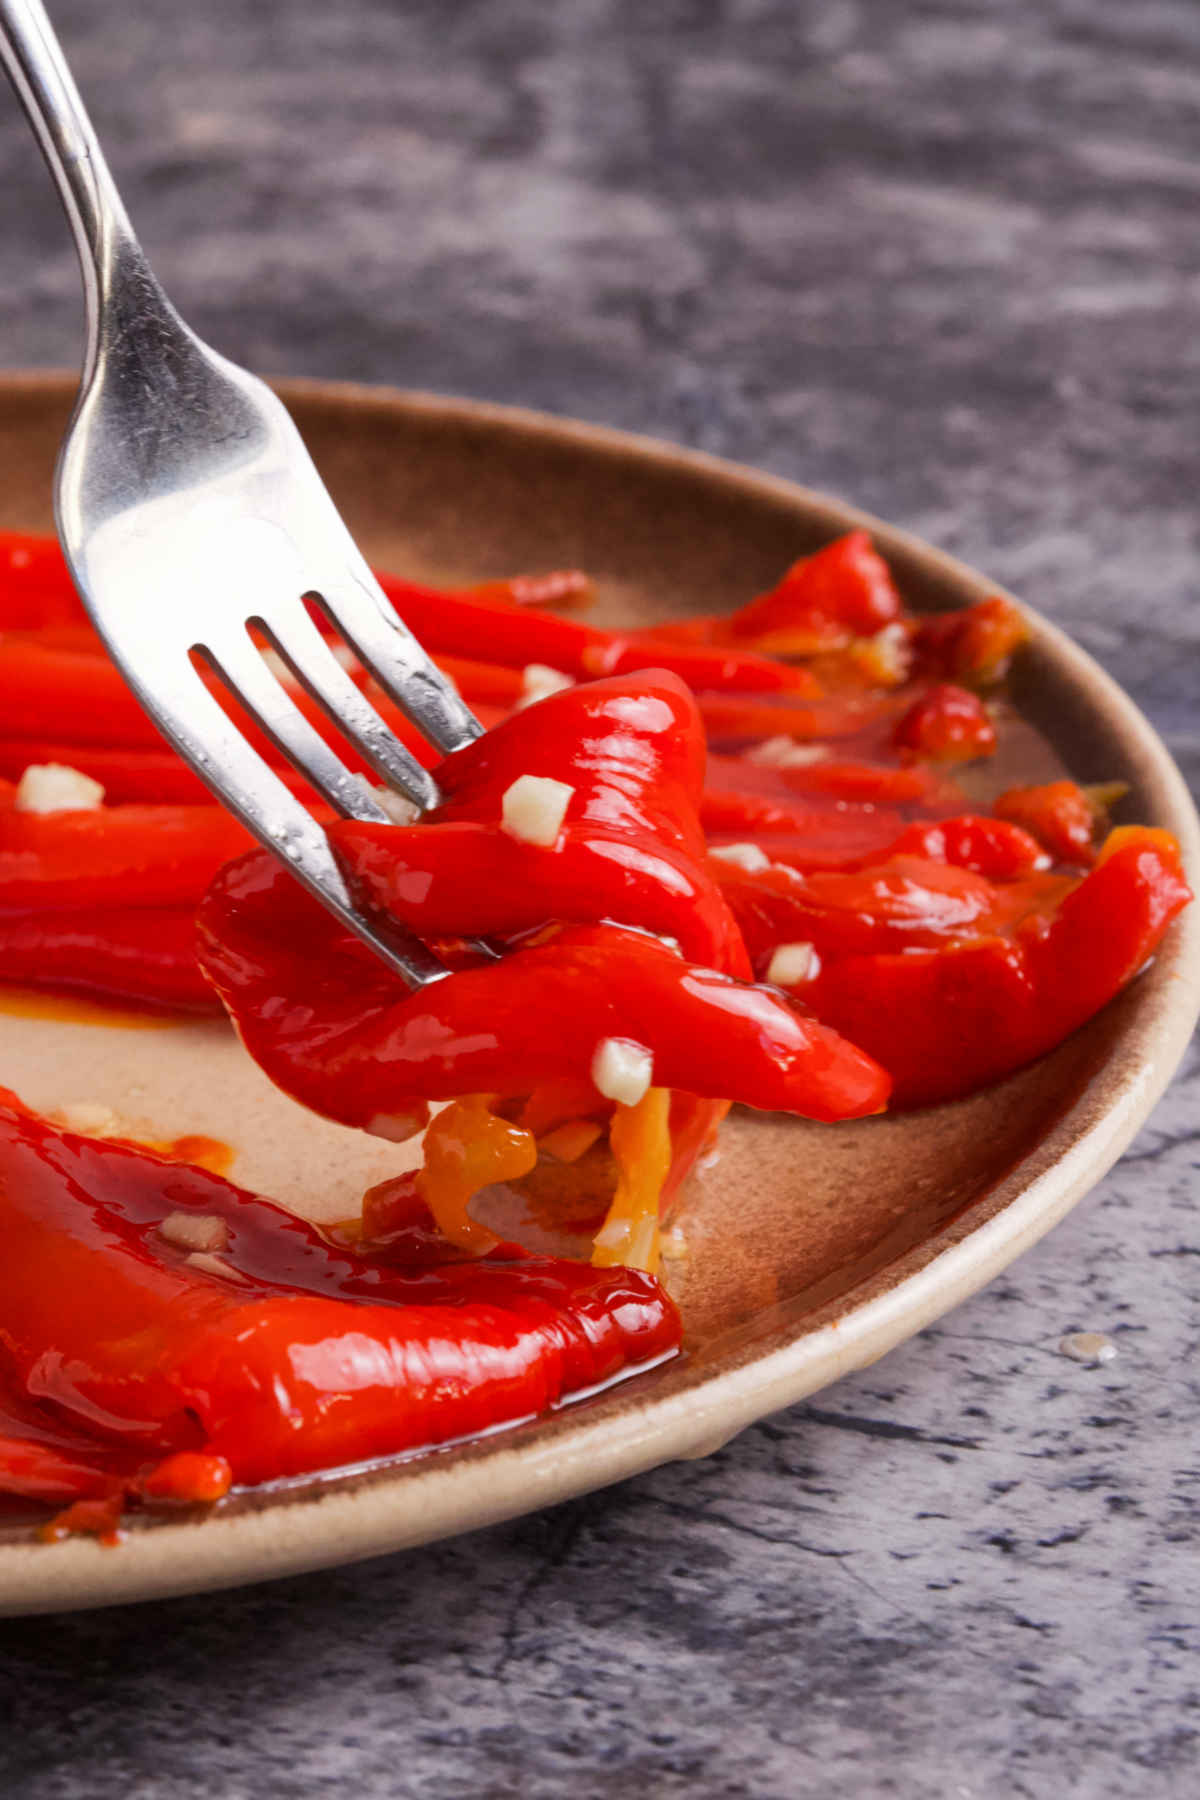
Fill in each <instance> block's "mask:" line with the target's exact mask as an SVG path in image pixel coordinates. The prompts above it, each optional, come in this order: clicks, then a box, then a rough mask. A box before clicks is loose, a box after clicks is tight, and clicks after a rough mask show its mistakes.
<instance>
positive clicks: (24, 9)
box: [0, 0, 169, 385]
mask: <svg viewBox="0 0 1200 1800" xmlns="http://www.w3.org/2000/svg"><path fill="white" fill-rule="evenodd" d="M0 61H2V62H3V64H4V68H5V70H6V72H7V74H8V77H9V80H10V81H11V82H12V85H13V87H14V88H15V89H16V93H17V98H18V100H19V101H20V102H21V105H22V107H23V108H24V110H25V112H26V114H27V116H28V118H29V122H30V124H31V125H32V126H33V130H34V133H35V135H36V137H37V140H38V143H39V144H40V145H41V148H42V154H43V155H44V156H45V158H46V161H47V163H48V164H49V167H50V173H51V174H52V175H53V177H54V181H55V185H56V186H57V188H58V192H59V196H60V198H61V200H62V203H63V207H64V209H65V211H66V214H67V218H68V219H69V220H70V224H71V230H72V232H73V234H74V238H75V247H76V249H77V250H78V252H79V262H80V267H81V269H82V272H83V288H84V298H85V302H86V306H87V325H88V334H87V335H88V342H87V354H86V358H85V367H84V379H85V385H86V381H87V378H88V376H89V375H90V373H91V370H92V367H93V365H94V363H95V359H96V355H97V352H98V348H99V342H100V334H101V330H102V323H103V319H104V316H105V313H106V310H107V309H108V307H109V305H110V302H111V300H112V298H113V295H114V292H116V291H117V290H118V289H121V288H125V289H128V287H129V286H130V285H131V286H132V287H133V288H134V289H135V290H137V289H140V290H141V294H142V301H143V305H146V304H147V303H149V309H150V310H153V311H155V312H157V311H158V310H159V308H160V307H167V306H168V305H169V303H168V302H167V301H166V299H165V296H164V295H163V293H162V289H161V288H160V287H159V284H158V282H157V280H156V279H155V277H154V275H153V274H152V272H151V270H150V266H149V264H148V263H147V261H146V258H145V255H144V253H143V251H142V248H141V246H140V244H139V243H138V241H137V238H136V237H135V235H134V231H133V227H132V226H131V224H130V223H129V215H128V214H127V212H126V211H125V207H124V205H123V203H122V201H121V196H120V194H119V193H118V192H117V186H116V183H115V182H114V180H113V178H112V174H111V172H110V170H109V167H108V164H107V162H106V161H105V160H104V152H103V151H102V150H101V148H100V142H99V139H98V138H97V136H96V133H95V129H94V128H93V125H92V122H91V120H90V119H89V117H88V115H87V111H86V109H85V107H84V104H83V101H82V100H81V99H80V97H79V89H78V88H77V87H76V86H75V81H74V78H73V76H72V74H71V71H70V69H69V68H68V66H67V60H66V57H65V56H64V55H63V52H62V46H61V45H60V44H59V41H58V38H57V37H56V36H55V33H54V27H53V26H52V25H51V23H50V20H49V19H48V18H47V16H46V10H45V8H44V7H43V6H42V4H41V0H0Z"/></svg>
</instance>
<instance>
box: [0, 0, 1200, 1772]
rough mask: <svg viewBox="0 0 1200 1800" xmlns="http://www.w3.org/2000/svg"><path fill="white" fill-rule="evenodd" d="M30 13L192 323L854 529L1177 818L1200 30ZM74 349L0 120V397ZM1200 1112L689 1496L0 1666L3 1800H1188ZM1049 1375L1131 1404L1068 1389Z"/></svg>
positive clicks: (672, 1491) (333, 13) (116, 1620)
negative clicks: (823, 509)
mask: <svg viewBox="0 0 1200 1800" xmlns="http://www.w3.org/2000/svg"><path fill="white" fill-rule="evenodd" d="M52 5H53V0H52ZM53 9H54V11H55V13H56V16H57V18H58V20H59V22H60V24H61V27H62V30H63V34H64V36H65V38H66V39H67V41H68V43H69V45H70V47H71V50H72V52H73V54H74V56H75V58H76V61H77V67H78V72H79V76H80V80H81V83H82V85H83V86H84V87H85V89H86V91H87V93H88V95H89V97H90V98H91V100H92V101H93V102H94V106H95V111H96V114H97V117H98V120H99V122H100V124H101V127H102V129H103V131H104V133H105V135H106V137H107V139H108V141H109V142H110V144H111V146H112V152H113V160H114V162H115V163H116V165H117V168H118V171H119V173H120V175H121V177H122V178H123V180H124V182H125V184H126V187H127V190H128V193H129V197H130V200H131V203H132V207H133V210H134V213H135V216H136V218H137V220H138V222H139V224H140V226H141V227H142V229H143V232H144V235H145V238H146V241H147V243H148V245H149V246H150V248H151V250H152V252H153V254H154V255H155V256H156V258H157V260H158V262H159V264H160V266H161V269H162V272H163V274H164V276H165V277H166V278H167V281H168V284H169V286H170V287H171V288H172V290H173V291H175V292H176V293H177V294H178V296H179V298H180V300H181V302H182V303H183V304H184V306H185V308H186V310H187V311H188V313H189V315H190V316H192V317H193V318H194V319H195V320H196V322H197V324H198V325H199V326H200V327H201V329H203V330H204V331H205V333H206V335H208V336H210V337H211V338H212V339H213V341H214V342H216V343H217V344H219V345H220V346H222V347H223V348H224V349H226V350H227V351H229V352H230V353H232V354H233V355H234V356H236V357H238V358H240V359H242V360H244V361H247V362H250V363H252V364H254V365H256V366H258V367H260V368H263V369H266V370H268V371H277V372H287V373H304V374H314V375H329V376H350V377H358V378H365V379H370V380H382V381H387V382H394V383H399V384H401V385H408V386H416V387H429V388H434V389H441V390H446V391H456V392H465V393H471V394H476V395H483V396H486V397H490V398H494V399H498V400H510V401H521V402H526V403H531V404H533V405H535V406H541V407H545V408H548V409H550V410H551V411H555V412H563V413H573V414H579V415H583V416H585V417H589V418H593V419H600V420H606V421H610V422H612V423H615V424H619V425H624V426H632V427H635V428H637V429H639V430H644V431H649V432H654V433H658V434H660V435H662V436H665V437H669V438H675V439H678V440H680V441H683V442H686V443H690V444H694V445H700V446H702V447H705V448H708V449H713V450H716V451H720V452H722V453H724V454H728V455H732V456H735V457H738V458H741V459H744V460H746V461H749V462H752V463H757V464H761V465H763V466H765V467H767V468H771V469H775V470H778V471H781V472H782V473H784V474H787V475H791V476H796V477H799V478H801V479H803V480H805V481H807V482H811V483H813V484H814V485H819V486H824V487H828V488H832V489H834V490H837V491H839V492H842V493H844V494H846V495H849V496H852V497H853V498H854V499H856V500H858V501H860V502H862V503H863V504H865V505H867V506H868V507H871V508H873V509H874V510H875V511H877V512H879V513H882V514H885V515H886V516H888V517H890V518H893V519H896V520H897V521H899V522H901V523H902V524H904V525H907V526H909V527H910V528H912V529H914V530H916V531H918V532H921V533H923V534H925V535H926V536H927V537H930V538H932V539H935V540H936V541H938V542H939V543H941V544H944V545H946V546H947V547H948V548H950V549H951V550H954V551H957V552H960V553H961V554H962V555H964V556H965V557H967V558H968V559H970V560H971V561H973V562H975V563H977V564H980V565H982V566H983V567H984V568H986V569H988V570H990V571H992V572H993V573H994V574H995V575H996V576H997V577H998V578H1000V579H1002V580H1004V581H1007V582H1008V583H1010V584H1011V585H1013V586H1014V587H1016V588H1017V589H1018V590H1019V591H1021V592H1022V593H1023V594H1025V595H1026V596H1028V598H1030V599H1031V600H1032V601H1034V602H1035V603H1036V604H1037V605H1039V606H1041V607H1042V608H1044V609H1045V610H1046V611H1047V612H1048V613H1049V614H1050V615H1051V616H1052V617H1053V618H1055V619H1056V620H1058V621H1059V622H1060V623H1061V624H1063V625H1064V626H1066V627H1067V629H1068V630H1070V631H1072V632H1073V633H1074V634H1075V635H1076V637H1078V638H1079V639H1080V640H1081V641H1082V642H1083V643H1084V644H1086V645H1087V646H1088V647H1089V648H1090V649H1091V650H1093V651H1094V652H1095V653H1096V654H1097V655H1099V657H1100V658H1101V660H1102V661H1103V662H1105V663H1106V664H1107V666H1108V667H1109V668H1110V669H1111V670H1112V671H1113V673H1114V674H1115V675H1116V676H1117V677H1118V678H1119V679H1120V680H1121V681H1122V682H1123V683H1124V684H1125V685H1126V686H1127V687H1128V688H1129V689H1130V691H1131V692H1132V693H1133V694H1134V695H1135V696H1136V698H1137V699H1138V701H1139V702H1140V703H1141V704H1142V706H1143V707H1144V708H1145V709H1146V711H1147V712H1148V713H1149V714H1150V716H1151V717H1152V718H1153V719H1154V720H1155V721H1156V723H1157V724H1158V725H1159V727H1160V728H1161V729H1162V731H1163V732H1164V733H1165V735H1166V737H1167V738H1168V740H1169V741H1170V743H1171V744H1172V746H1173V747H1174V749H1175V751H1176V753H1177V755H1178V756H1179V758H1180V761H1181V762H1182V763H1183V765H1184V767H1185V769H1186V770H1188V771H1189V773H1190V775H1191V776H1192V778H1193V779H1196V778H1197V777H1200V710H1198V708H1197V703H1196V698H1195V695H1196V687H1197V676H1196V664H1197V652H1198V650H1200V607H1198V606H1197V604H1196V598H1197V597H1196V586H1197V567H1198V564H1197V543H1196V538H1197V516H1196V487H1197V473H1198V470H1197V456H1196V442H1197V420H1198V418H1200V331H1198V330H1197V316H1198V312H1200V232H1198V227H1197V219H1198V217H1200V157H1198V156H1197V148H1198V143H1200V8H1198V7H1197V5H1196V4H1195V0H1137V4H1132V5H1131V4H1129V3H1128V0H1054V3H1053V4H1051V3H1050V0H992V3H990V4H989V3H988V0H824V3H820V4H818V3H816V0H644V3H642V4H639V3H638V0H558V4H557V5H547V4H546V3H545V0H407V3H405V4H397V3H395V0H341V4H340V5H328V4H327V5H317V4H314V3H312V0H269V3H268V0H201V3H200V4H196V5H192V6H190V7H187V8H182V7H180V6H179V5H178V4H170V0H147V3H143V4H141V5H139V6H137V7H124V8H116V7H113V6H106V7H99V6H97V5H96V4H95V3H94V0H59V3H58V4H57V5H56V6H54V8H53ZM78 313H79V302H78V292H77V280H76V274H75V269H74V266H73V262H72V256H71V252H70V250H69V248H68V244H67V241H66V237H65V234H64V230H63V226H62V224H61V222H60V219H59V216H58V213H57V211H56V209H55V206H54V204H53V202H52V199H51V196H50V190H49V186H48V183H47V180H46V178H45V177H44V175H43V173H42V171H41V169H40V166H39V164H38V163H37V161H36V159H35V156H34V153H33V151H32V149H31V147H30V145H29V143H28V142H27V140H26V137H25V135H24V132H23V128H22V126H21V124H20V123H19V121H18V119H17V116H16V113H15V108H14V107H12V106H10V105H8V104H0V362H2V363H4V364H7V365H19V364H43V363H60V364H61V363H64V362H70V361H72V360H73V359H74V357H75V355H76V353H77V343H78ZM1198 1097H1200V1056H1193V1058H1192V1060H1191V1062H1190V1064H1188V1065H1187V1066H1186V1067H1185V1070H1184V1072H1183V1075H1182V1078H1181V1079H1180V1080H1179V1081H1178V1082H1177V1083H1176V1085H1175V1087H1174V1089H1173V1090H1172V1092H1171V1093H1170V1095H1169V1096H1168V1098H1167V1100H1166V1101H1165V1102H1164V1103H1163V1105H1162V1106H1161V1107H1160V1109H1159V1111H1158V1113H1157V1114H1156V1116H1155V1118H1154V1120H1153V1122H1152V1124H1151V1125H1150V1127H1149V1128H1148V1129H1147V1130H1146V1131H1145V1132H1144V1133H1143V1135H1142V1138H1141V1139H1140V1141H1139V1142H1138V1144H1137V1145H1136V1147H1135V1148H1134V1149H1133V1151H1132V1152H1131V1153H1130V1155H1129V1156H1127V1157H1126V1159H1125V1161H1124V1162H1123V1163H1122V1164H1121V1166H1120V1167H1119V1168H1118V1169H1117V1170H1116V1171H1115V1172H1114V1173H1113V1175H1112V1176H1111V1177H1110V1178H1109V1179H1108V1180H1106V1181H1105V1182H1103V1183H1102V1184H1101V1186H1100V1188H1099V1189H1098V1190H1097V1191H1096V1192H1095V1193H1094V1194H1093V1195H1092V1197H1091V1198H1090V1200H1088V1201H1087V1202H1086V1203H1085V1204H1084V1205H1083V1206H1081V1207H1080V1208H1079V1209H1078V1210H1077V1211H1076V1212H1075V1213H1074V1214H1073V1216H1072V1217H1071V1218H1070V1219H1069V1220H1068V1221H1067V1222H1066V1224H1064V1225H1063V1226H1062V1227H1060V1229H1059V1230H1058V1231H1056V1232H1055V1233H1054V1235H1053V1236H1052V1237H1051V1238H1050V1239H1049V1240H1047V1241H1046V1242H1044V1243H1043V1244H1042V1245H1041V1246H1040V1247H1039V1248H1037V1249H1036V1250H1034V1251H1033V1252H1032V1253H1031V1254H1030V1255H1028V1256H1026V1257H1025V1258H1024V1259H1023V1260H1022V1261H1021V1262H1020V1263H1019V1264H1017V1265H1016V1266H1015V1267H1014V1268H1013V1269H1012V1270H1011V1271H1010V1272H1009V1274H1008V1275H1007V1276H1006V1277H1005V1278H1004V1279H1002V1280H1000V1281H998V1282H996V1283H994V1284H993V1285H992V1287H990V1288H989V1289H988V1290H987V1292H985V1293H983V1294H981V1295H980V1296H979V1297H978V1298H977V1299H975V1300H974V1301H972V1302H971V1303H970V1304H969V1305H967V1306H964V1307H962V1308H961V1309H960V1310H959V1311H958V1312H956V1313H954V1314H953V1315H951V1316H950V1317H949V1318H947V1319H946V1320H945V1321H944V1322H943V1323H942V1324H940V1325H938V1326H936V1327H934V1328H933V1329H931V1330H929V1331H927V1332H925V1333H924V1334H923V1335H922V1336H921V1337H920V1338H918V1339H917V1340H915V1341H914V1342H912V1343H910V1344H908V1345H907V1346H906V1347H904V1348H903V1349H901V1350H899V1351H897V1352H896V1353H895V1354H893V1355H892V1356H890V1357H889V1358H888V1359H887V1360H886V1361H885V1362H884V1363H882V1364H881V1365H878V1366H877V1367H876V1368H874V1369H872V1370H870V1371H868V1372H867V1373H865V1374H862V1375H858V1376H856V1377H854V1378H853V1379H850V1380H847V1381H844V1382H842V1383H841V1384H840V1385H839V1386H837V1387H836V1388H833V1389H831V1390H830V1391H828V1392H826V1393H825V1394H823V1395H821V1396H820V1397H819V1399H818V1400H817V1401H816V1402H815V1403H814V1404H812V1405H809V1406H798V1407H796V1408H794V1409H793V1410H792V1411H791V1412H789V1413H787V1414H786V1415H784V1416H782V1417H779V1418H776V1419H774V1420H772V1421H770V1422H768V1423H764V1424H762V1425H760V1426H758V1427H756V1428H754V1429H752V1430H750V1431H748V1432H746V1433H745V1434H744V1436H742V1437H741V1438H740V1439H738V1440H737V1441H735V1442H734V1443H732V1444H731V1445H729V1446H728V1448H727V1449H725V1450H724V1451H722V1452H721V1454H720V1455H718V1456H715V1457H713V1458H712V1459H711V1460H710V1461H708V1462H706V1463H702V1464H696V1465H684V1466H677V1467H671V1468H666V1469H663V1470H660V1471H659V1472H657V1473H655V1474H652V1475H648V1476H646V1477H644V1478H643V1479H641V1480H637V1481H632V1482H629V1483H627V1484H626V1485H625V1486H623V1487H620V1488H618V1489H616V1490H614V1491H611V1492H607V1493H601V1494H598V1495H595V1496H593V1497H591V1498H589V1499H585V1500H580V1501H578V1502H576V1503H573V1504H570V1505H567V1506H564V1507H561V1508H559V1509H558V1510H556V1511H554V1512H550V1513H547V1514H542V1515H539V1516H537V1517H533V1518H529V1519H525V1520H523V1521H520V1522H519V1523H516V1524H513V1525H510V1526H506V1527H502V1528H499V1529H496V1530H492V1531H487V1532H483V1533H480V1534H478V1535H476V1536H474V1537H469V1538H466V1539H463V1540H460V1541H458V1542H455V1543H450V1544H445V1545H441V1546H439V1547H436V1548H433V1549H430V1550H427V1551H423V1552H420V1553H417V1554H412V1555H405V1556H398V1557H395V1558H392V1559H388V1560H384V1561H380V1562H375V1563H372V1564H370V1565H366V1566H362V1567H358V1568H351V1569H346V1570H342V1571H339V1572H334V1573H331V1574H324V1575H314V1576H311V1577H308V1578H305V1579H300V1580H292V1581H288V1582H283V1583H280V1584H279V1585H277V1586H273V1587H265V1588H260V1589H257V1590H251V1591H247V1592H243V1593H237V1594H230V1595H224V1596H218V1597H215V1598H207V1599H196V1600H189V1601H181V1602H177V1603H173V1604H167V1605H156V1606H144V1607H139V1608H135V1609H132V1610H128V1611H119V1612H114V1613H108V1614H96V1615H91V1616H84V1617H76V1618H60V1619H53V1620H50V1619H47V1620H41V1621H36V1620H35V1621H26V1622H15V1623H8V1624H5V1625H3V1626H0V1659H2V1660H0V1669H2V1679H3V1682H4V1684H5V1695H4V1699H3V1702H2V1710H3V1717H4V1729H3V1732H2V1733H0V1791H2V1792H3V1793H4V1795H5V1796H6V1797H7V1800H93V1797H94V1800H117V1797H118V1796H119V1797H120V1800H250V1797H251V1796H254V1800H276V1797H278V1800H299V1797H300V1796H309V1795H321V1794H325V1793H332V1792H335V1791H336V1792H344V1793H346V1794H348V1795H354V1796H355V1797H356V1800H382V1797H385V1796H388V1797H390V1796H397V1795H405V1796H407V1795H413V1796H420V1797H422V1800H425V1797H428V1800H458V1797H459V1796H462V1797H464V1800H465V1797H467V1796H470V1797H472V1800H479V1797H486V1800H492V1797H495V1800H501V1797H506V1796H516V1795H521V1796H531V1797H534V1800H543V1797H544V1800H557V1797H558V1796H563V1795H571V1796H573V1797H578V1800H592V1797H594V1800H601V1797H608V1796H615V1795H626V1794H632V1793H641V1794H644V1795H646V1796H654V1797H655V1800H657V1797H659V1796H662V1797H666V1796H674V1795H680V1796H683V1795H687V1796H703V1797H704V1800H708V1797H712V1800H718V1797H724V1796H731V1797H732V1796H755V1797H756V1800H757V1797H774V1796H781V1797H791V1796H810V1795H811V1796H825V1795H831V1794H843V1795H851V1796H857V1797H861V1800H875V1797H880V1800H882V1797H883V1796H900V1797H902V1800H909V1797H911V1800H917V1797H918V1796H919V1797H921V1800H925V1797H926V1796H933V1797H935V1800H943V1797H944V1800H1009V1797H1011V1796H1030V1797H1032V1800H1043V1797H1044V1800H1051V1797H1053V1800H1061V1797H1062V1796H1064V1795H1066V1796H1072V1797H1083V1800H1100V1797H1107V1796H1113V1797H1116V1796H1121V1797H1122V1800H1125V1797H1126V1796H1133V1797H1134V1800H1156V1797H1157V1796H1160V1795H1171V1796H1175V1795H1178V1796H1185V1795H1192V1794H1194V1793H1196V1792H1197V1791H1200V1711H1198V1706H1200V1700H1198V1695H1200V1660H1198V1659H1197V1653H1196V1652H1197V1633H1198V1629H1200V1605H1198V1602H1200V1559H1198V1554H1197V1549H1198V1547H1197V1542H1196V1537H1197V1501H1198V1484H1200V1468H1198V1466H1197V1452H1196V1439H1197V1431H1198V1429H1200V1395H1198V1392H1197V1386H1196V1379H1195V1364H1194V1358H1195V1351H1196V1345H1197V1341H1198V1338H1200V1221H1198V1219H1197V1206H1198V1203H1200V1176H1198V1174H1197V1171H1198V1170H1200V1129H1198V1118H1200V1108H1198ZM1076 1328H1095V1329H1100V1330H1103V1331H1106V1332H1108V1333H1109V1334H1110V1335H1111V1336H1112V1338H1113V1340H1114V1342H1115V1343H1116V1345H1117V1346H1118V1349H1119V1355H1118V1357H1117V1358H1116V1360H1115V1361H1113V1362H1111V1363H1110V1364H1108V1365H1107V1366H1105V1367H1102V1368H1100V1367H1086V1366H1082V1365H1079V1364H1077V1363H1073V1362H1071V1361H1068V1360H1067V1359H1066V1358H1065V1357H1063V1356H1062V1355H1061V1354H1059V1353H1058V1351H1057V1348H1056V1346H1057V1343H1058V1340H1059V1338H1060V1336H1061V1335H1062V1333H1063V1332H1065V1331H1068V1330H1071V1329H1076Z"/></svg>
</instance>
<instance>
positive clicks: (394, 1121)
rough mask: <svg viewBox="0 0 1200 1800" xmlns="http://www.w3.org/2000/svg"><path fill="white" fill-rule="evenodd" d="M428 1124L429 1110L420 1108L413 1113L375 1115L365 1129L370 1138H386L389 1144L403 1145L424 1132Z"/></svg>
mask: <svg viewBox="0 0 1200 1800" xmlns="http://www.w3.org/2000/svg"><path fill="white" fill-rule="evenodd" d="M428 1123H429V1108H428V1107H427V1106H422V1107H421V1108H420V1110H419V1111H414V1112H395V1113H375V1114H374V1116H373V1117H372V1118H370V1119H368V1120H367V1123H366V1127H365V1129H366V1130H367V1131H369V1132H370V1134H371V1136H372V1137H377V1138H386V1139H387V1141H388V1143H389V1144H404V1143H407V1142H408V1140H409V1138H413V1137H416V1135H417V1133H418V1132H419V1131H424V1129H425V1127H426V1126H427V1125H428Z"/></svg>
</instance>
